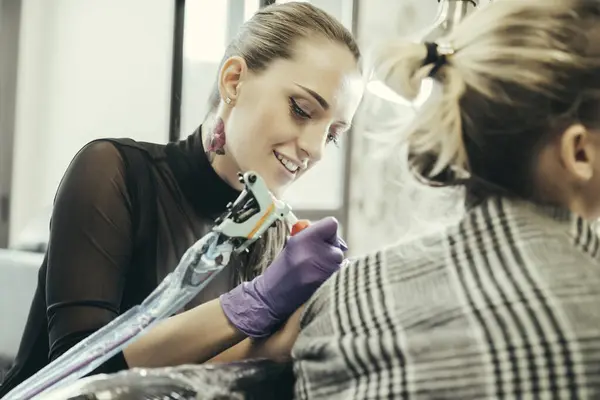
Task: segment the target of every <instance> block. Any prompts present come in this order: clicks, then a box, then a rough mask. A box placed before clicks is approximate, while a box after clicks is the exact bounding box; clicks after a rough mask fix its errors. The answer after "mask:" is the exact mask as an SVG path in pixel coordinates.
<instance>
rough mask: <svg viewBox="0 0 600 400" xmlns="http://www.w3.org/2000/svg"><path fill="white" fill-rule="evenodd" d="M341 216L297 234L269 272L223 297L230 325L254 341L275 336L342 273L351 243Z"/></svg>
mask: <svg viewBox="0 0 600 400" xmlns="http://www.w3.org/2000/svg"><path fill="white" fill-rule="evenodd" d="M337 230H338V222H337V220H336V219H335V218H325V219H322V220H320V221H318V222H316V223H314V224H312V225H310V226H309V227H307V228H306V229H304V230H303V231H302V232H300V233H298V234H297V235H296V236H292V237H291V238H290V239H289V240H288V243H287V244H286V246H285V248H284V249H283V251H282V252H281V253H280V254H279V255H278V256H277V258H275V260H274V261H273V263H272V264H271V265H270V266H269V267H268V268H267V269H266V271H265V272H264V273H263V274H262V275H260V276H258V277H256V278H254V279H253V280H252V281H250V282H244V283H242V284H241V285H239V286H237V287H236V288H234V289H233V290H231V291H230V292H228V293H225V294H223V295H222V296H221V297H220V301H221V307H222V308H223V312H224V313H225V315H226V316H227V318H228V319H229V321H230V322H231V323H232V324H233V325H234V326H236V327H237V328H238V329H239V330H240V331H241V332H244V333H245V334H246V335H248V336H250V337H253V338H261V337H265V336H269V335H270V334H272V333H273V331H274V330H275V328H276V327H277V326H278V325H279V324H281V323H282V322H284V321H285V320H287V318H288V317H289V316H290V315H291V314H292V313H293V312H294V311H295V310H296V309H297V308H298V307H300V306H301V305H302V304H304V303H305V302H306V301H307V300H308V299H309V298H310V296H312V294H313V293H314V292H315V291H316V290H317V289H318V288H319V287H320V286H321V284H323V282H325V281H326V280H327V279H328V278H329V277H330V276H331V275H332V274H333V273H334V272H336V271H337V270H338V269H339V268H340V266H341V264H342V261H343V260H344V251H346V250H348V248H347V247H346V244H345V243H344V241H343V240H341V238H339V237H338V235H337Z"/></svg>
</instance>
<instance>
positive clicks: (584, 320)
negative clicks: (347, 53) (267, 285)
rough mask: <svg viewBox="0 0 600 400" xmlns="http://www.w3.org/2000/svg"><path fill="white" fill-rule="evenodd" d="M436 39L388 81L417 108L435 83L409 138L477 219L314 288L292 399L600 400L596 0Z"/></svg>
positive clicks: (529, 7)
mask: <svg viewBox="0 0 600 400" xmlns="http://www.w3.org/2000/svg"><path fill="white" fill-rule="evenodd" d="M438 43H439V46H438V45H436V44H431V43H427V44H425V43H421V44H414V43H402V42H397V43H392V44H391V45H390V46H387V47H386V48H385V50H384V51H383V52H382V58H381V59H380V61H381V62H380V63H379V67H380V68H379V71H377V72H378V75H379V76H380V77H382V78H383V79H384V80H385V81H386V83H387V84H388V85H389V86H390V87H391V88H393V89H395V90H396V91H397V92H398V93H400V94H401V95H403V96H404V97H406V98H409V99H410V98H415V97H416V95H417V93H418V92H419V88H420V87H421V82H422V81H423V79H425V78H428V77H431V78H433V79H434V80H435V85H437V86H436V87H437V88H439V89H440V91H441V93H439V96H436V95H435V90H434V96H433V97H432V98H430V99H429V102H428V103H426V104H425V105H424V106H423V108H422V109H420V110H419V112H418V115H417V117H416V119H415V121H414V125H411V126H410V129H408V130H407V131H404V132H399V135H401V137H402V139H403V140H404V141H405V142H404V143H407V144H408V145H409V148H410V150H411V151H410V153H411V155H412V157H411V161H412V164H413V167H414V168H415V169H416V170H417V172H419V173H420V175H424V176H425V177H426V178H429V179H431V180H433V181H435V183H436V185H440V184H445V185H460V186H462V187H463V188H464V189H465V191H466V193H467V195H468V199H469V201H468V208H469V209H468V212H467V213H466V215H464V217H463V218H462V220H461V221H460V222H458V223H457V224H455V225H452V226H448V227H447V228H445V229H443V230H441V231H439V232H438V233H436V234H432V235H429V234H428V235H427V236H425V237H422V238H421V239H418V240H415V241H413V242H408V243H406V242H405V243H402V244H398V245H396V246H393V247H390V248H387V249H383V250H380V251H376V252H373V253H372V254H370V255H368V256H365V257H363V258H361V259H358V260H356V261H355V262H353V263H352V265H351V266H349V267H348V268H343V269H342V270H341V271H340V272H339V273H337V274H335V275H334V276H333V277H332V278H331V279H329V280H328V281H327V282H326V283H325V284H324V285H323V286H322V287H321V288H320V289H319V290H318V291H317V292H316V294H315V295H314V296H313V297H312V298H311V299H310V300H309V302H308V303H307V304H306V309H305V312H304V313H303V316H302V318H301V321H300V324H301V328H302V331H301V333H300V336H299V338H298V340H297V341H296V344H295V346H294V348H293V352H292V355H293V358H294V359H295V370H296V373H297V378H298V379H297V384H296V398H298V399H328V400H331V399H344V400H347V399H361V400H362V399H384V398H385V399H392V398H393V399H463V400H464V399H526V398H530V399H542V398H548V399H597V398H600V312H599V310H600V239H599V237H598V232H597V230H595V229H594V227H593V225H592V222H593V221H596V220H597V219H598V218H599V217H600V2H598V1H590V0H527V1H495V2H493V3H491V5H488V6H486V7H484V8H482V9H480V10H478V11H475V12H474V13H473V14H471V15H470V16H469V17H468V18H467V19H465V20H464V22H463V23H462V24H460V25H459V26H457V27H456V28H455V29H454V31H453V32H451V33H450V34H449V35H448V36H447V37H444V38H443V39H441V40H440V41H439V42H438ZM428 160H433V162H428ZM432 183H433V182H432ZM431 190H436V189H431Z"/></svg>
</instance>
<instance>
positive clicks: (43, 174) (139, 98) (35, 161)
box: [10, 0, 174, 243]
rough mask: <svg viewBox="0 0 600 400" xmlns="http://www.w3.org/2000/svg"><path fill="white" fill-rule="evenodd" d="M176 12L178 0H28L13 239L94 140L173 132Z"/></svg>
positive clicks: (151, 137)
mask: <svg viewBox="0 0 600 400" xmlns="http://www.w3.org/2000/svg"><path fill="white" fill-rule="evenodd" d="M173 18H174V1H173V0H23V9H22V21H21V37H20V59H19V72H18V74H19V75H18V89H17V90H18V92H17V111H16V130H15V132H16V134H15V143H14V166H13V175H12V182H13V183H12V199H11V200H12V201H11V208H12V212H11V220H10V224H11V225H10V226H11V228H10V241H11V243H12V242H14V241H15V240H16V238H17V237H18V234H19V231H20V230H22V229H23V228H24V227H25V225H26V224H27V223H28V222H29V221H30V220H31V218H32V216H34V215H36V214H37V213H39V212H41V211H42V210H43V209H44V208H45V207H49V206H51V204H52V200H53V197H54V194H55V191H56V188H57V185H58V183H59V181H60V179H61V177H62V175H63V173H64V171H65V169H66V167H67V165H68V163H69V161H70V160H71V158H72V157H73V155H74V154H75V153H76V152H77V150H78V149H79V148H81V146H83V145H84V144H85V143H87V142H88V141H90V140H92V139H95V138H99V137H133V138H135V139H140V140H146V141H155V142H165V141H167V139H168V127H169V110H170V84H171V60H172V43H173Z"/></svg>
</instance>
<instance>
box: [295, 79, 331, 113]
mask: <svg viewBox="0 0 600 400" xmlns="http://www.w3.org/2000/svg"><path fill="white" fill-rule="evenodd" d="M296 86H298V87H299V88H301V89H302V90H304V91H305V92H306V93H308V94H310V95H311V96H312V97H314V99H315V100H317V102H319V104H320V105H321V107H323V108H324V109H325V110H329V103H328V102H327V100H325V99H324V98H323V96H321V95H320V94H319V93H317V92H315V91H314V90H311V89H309V88H307V87H304V86H302V85H298V84H297V83H296Z"/></svg>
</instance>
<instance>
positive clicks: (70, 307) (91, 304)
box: [46, 141, 132, 359]
mask: <svg viewBox="0 0 600 400" xmlns="http://www.w3.org/2000/svg"><path fill="white" fill-rule="evenodd" d="M131 251H132V226H131V204H130V201H129V197H128V195H127V188H126V184H125V166H124V162H123V159H122V158H121V155H120V153H119V151H118V150H117V149H116V148H115V147H114V145H113V144H111V143H110V142H105V141H100V142H93V143H91V144H89V145H87V146H86V147H85V148H84V149H83V150H82V151H80V152H79V153H78V154H77V156H76V157H75V158H74V160H73V161H72V162H71V165H70V166H69V168H68V170H67V172H66V173H65V176H64V178H63V180H62V182H61V184H60V187H59V190H58V192H57V195H56V199H55V205H54V210H53V214H52V222H51V229H50V242H49V245H48V272H47V278H46V289H47V290H46V300H47V305H48V309H47V313H48V325H49V326H48V329H49V335H50V358H51V359H53V358H56V357H57V356H59V355H60V354H62V353H64V352H65V351H66V350H68V349H69V348H70V347H72V346H73V345H75V344H76V343H77V342H79V341H80V340H81V339H83V338H84V337H86V336H88V335H89V334H90V333H92V332H94V331H95V330H97V329H99V328H101V327H102V326H104V325H106V324H107V323H108V322H110V321H111V320H112V319H114V318H115V316H116V315H118V313H119V312H120V309H119V308H120V303H121V299H122V295H123V289H124V286H125V277H126V273H127V270H128V268H129V265H130V261H131Z"/></svg>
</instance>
